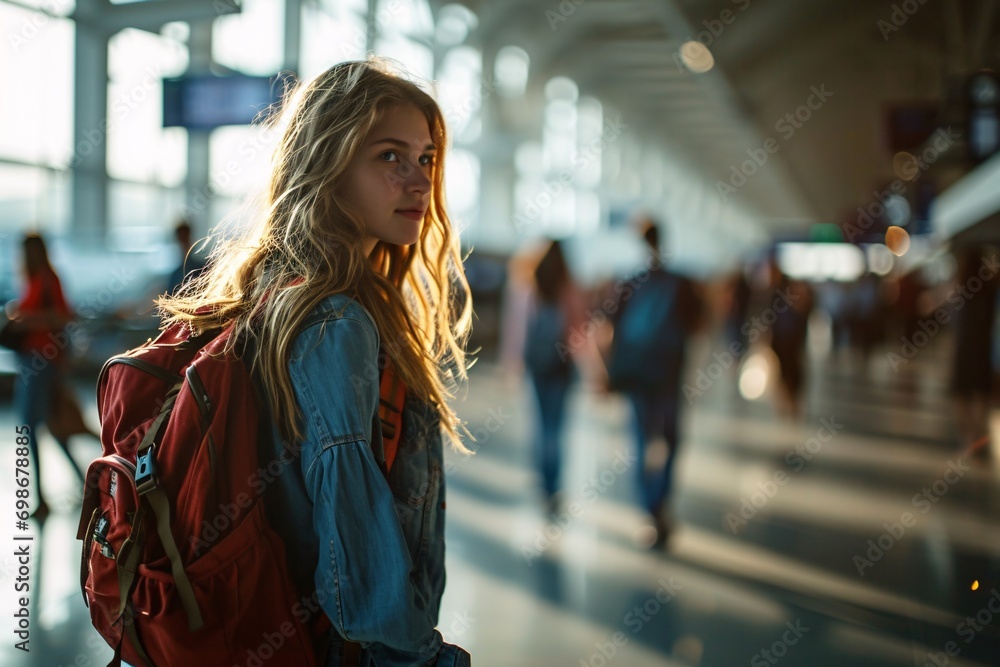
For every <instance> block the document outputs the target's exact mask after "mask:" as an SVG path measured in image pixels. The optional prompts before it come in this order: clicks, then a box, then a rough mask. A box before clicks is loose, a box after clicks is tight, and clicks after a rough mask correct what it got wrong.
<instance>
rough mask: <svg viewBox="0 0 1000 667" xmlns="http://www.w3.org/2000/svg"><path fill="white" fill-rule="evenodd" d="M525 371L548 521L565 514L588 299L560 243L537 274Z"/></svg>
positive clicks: (551, 246)
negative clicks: (564, 473)
mask: <svg viewBox="0 0 1000 667" xmlns="http://www.w3.org/2000/svg"><path fill="white" fill-rule="evenodd" d="M529 294H530V297H529V308H528V310H529V312H528V317H527V330H526V332H525V337H524V367H525V370H526V371H527V375H528V377H529V378H530V380H531V386H532V388H533V389H534V393H535V400H536V405H537V413H538V414H537V418H536V426H535V435H534V440H533V443H534V447H533V454H534V458H535V466H536V469H537V471H538V477H539V482H540V485H541V489H542V492H543V493H544V496H545V509H546V512H547V514H548V516H549V517H550V518H551V517H554V516H555V515H557V514H558V512H559V511H560V505H561V494H560V475H561V469H562V439H563V430H564V425H565V421H566V399H567V397H568V395H569V389H570V386H571V384H572V381H573V376H574V372H575V371H574V357H575V356H578V355H579V353H580V350H574V349H573V346H572V345H571V342H572V341H571V340H570V337H571V336H570V334H571V331H572V330H573V329H574V328H576V329H580V328H581V327H580V325H581V323H582V320H583V295H582V292H581V291H580V288H579V287H577V285H576V283H575V282H574V281H573V278H572V276H571V275H570V272H569V268H568V267H567V265H566V258H565V255H564V253H563V247H562V243H561V242H560V241H559V240H558V239H553V240H550V241H548V245H547V247H546V249H545V252H544V253H543V254H542V257H541V259H540V260H539V261H538V264H537V266H535V269H534V271H533V272H532V280H531V289H530V292H529Z"/></svg>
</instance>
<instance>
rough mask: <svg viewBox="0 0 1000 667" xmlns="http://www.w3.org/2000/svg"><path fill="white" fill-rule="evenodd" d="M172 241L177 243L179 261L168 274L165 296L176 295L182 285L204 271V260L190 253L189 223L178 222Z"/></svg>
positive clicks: (194, 253) (191, 244) (183, 220)
mask: <svg viewBox="0 0 1000 667" xmlns="http://www.w3.org/2000/svg"><path fill="white" fill-rule="evenodd" d="M174 240H175V241H176V242H177V249H178V250H179V251H180V256H181V261H180V264H178V265H177V268H175V269H174V270H173V272H171V274H170V278H169V279H168V282H167V294H176V293H177V290H179V289H180V288H181V286H182V285H184V284H185V283H187V282H190V281H191V280H193V279H194V278H197V277H198V276H199V275H201V272H202V271H204V270H205V260H204V259H202V258H201V257H199V256H198V254H197V253H196V252H194V251H192V246H193V245H194V244H193V243H192V242H191V223H189V222H188V221H187V220H185V219H183V218H182V219H181V220H179V221H178V223H177V226H176V227H174Z"/></svg>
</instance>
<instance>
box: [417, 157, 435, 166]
mask: <svg viewBox="0 0 1000 667" xmlns="http://www.w3.org/2000/svg"><path fill="white" fill-rule="evenodd" d="M432 164H434V156H433V155H421V156H420V166H422V167H429V166H431V165H432Z"/></svg>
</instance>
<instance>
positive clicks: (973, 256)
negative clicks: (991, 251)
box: [948, 247, 997, 459]
mask: <svg viewBox="0 0 1000 667" xmlns="http://www.w3.org/2000/svg"><path fill="white" fill-rule="evenodd" d="M987 260H988V258H987V257H986V255H985V253H984V249H983V248H982V247H974V248H969V249H967V250H965V251H964V253H963V254H962V255H961V256H960V257H959V266H958V289H957V291H955V292H953V293H952V294H953V295H956V296H959V295H960V297H961V301H959V303H960V304H961V305H959V304H954V305H955V352H954V356H953V357H952V378H951V391H952V395H953V396H954V401H955V413H956V417H957V421H958V427H959V433H960V439H961V440H960V443H961V444H960V446H961V447H962V449H963V451H965V452H966V453H968V454H970V455H972V456H974V457H975V458H979V459H986V458H988V457H989V455H990V438H989V410H990V400H991V398H992V394H993V363H992V356H993V354H992V347H993V345H992V341H993V320H994V316H995V313H996V296H997V273H996V271H995V270H994V269H991V268H990V267H989V265H988V264H987ZM993 261H995V260H993ZM977 287H978V289H977ZM948 300H949V302H951V301H952V298H951V297H949V299H948Z"/></svg>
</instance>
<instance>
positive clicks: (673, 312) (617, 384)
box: [608, 220, 703, 548]
mask: <svg viewBox="0 0 1000 667" xmlns="http://www.w3.org/2000/svg"><path fill="white" fill-rule="evenodd" d="M641 232H642V237H643V239H644V240H645V243H646V245H647V249H648V251H649V259H648V261H647V263H646V266H647V268H645V269H643V270H641V271H640V272H638V273H637V274H636V275H635V276H634V277H633V278H632V279H631V280H630V281H629V282H628V285H630V286H634V287H629V288H627V289H625V290H622V292H621V294H619V296H618V302H617V304H616V305H615V307H614V309H613V310H612V313H613V317H612V326H613V328H614V334H613V338H612V341H611V353H610V359H609V362H608V385H609V388H610V389H611V390H613V391H621V392H623V393H625V395H626V396H627V397H628V400H629V403H630V404H631V406H632V436H633V440H634V442H635V453H636V456H637V457H638V464H637V465H636V477H635V481H636V487H637V491H638V494H639V500H640V502H641V504H642V507H643V509H645V511H646V512H647V513H648V515H649V517H650V520H651V522H652V528H653V530H654V531H655V532H654V534H653V535H652V537H651V539H646V540H644V541H645V542H646V543H647V544H648V545H650V546H652V547H654V548H659V547H661V546H663V545H664V544H666V541H667V539H668V537H669V532H670V530H671V523H672V521H671V519H670V512H669V510H668V509H667V507H665V505H666V504H667V503H668V502H669V501H670V495H671V491H672V488H673V471H674V465H675V463H676V462H677V454H678V452H679V451H680V446H681V437H680V418H681V379H682V376H683V372H684V355H685V350H686V348H687V341H688V338H689V336H690V335H691V333H693V332H694V331H695V330H696V329H697V328H698V325H699V322H700V320H701V318H702V310H703V306H702V303H701V299H700V297H699V296H698V294H697V292H696V290H695V287H694V283H692V282H691V281H690V280H689V279H687V278H684V277H682V276H680V275H677V274H676V273H673V272H670V271H667V270H666V269H665V268H664V266H663V262H662V261H661V251H660V233H659V228H658V227H657V225H656V223H655V222H654V221H652V220H647V221H646V222H645V224H644V225H643V227H642V228H641ZM657 437H663V438H664V439H665V441H666V445H667V448H668V449H667V454H666V457H665V459H664V460H663V461H662V462H657V463H655V464H653V463H652V462H649V461H647V453H648V450H649V447H648V445H649V443H650V441H651V440H653V439H654V438H657Z"/></svg>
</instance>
